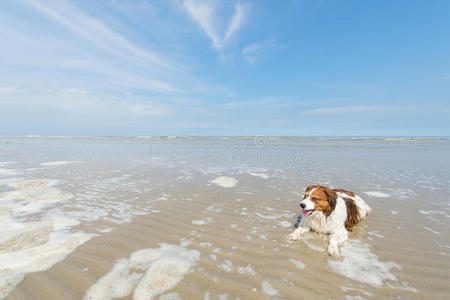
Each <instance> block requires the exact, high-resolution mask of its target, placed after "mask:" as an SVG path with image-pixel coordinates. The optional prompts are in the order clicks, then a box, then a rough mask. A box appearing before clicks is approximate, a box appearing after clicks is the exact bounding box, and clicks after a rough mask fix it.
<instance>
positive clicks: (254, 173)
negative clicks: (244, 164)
mask: <svg viewBox="0 0 450 300" xmlns="http://www.w3.org/2000/svg"><path fill="white" fill-rule="evenodd" d="M247 173H248V174H250V175H252V176H255V177H261V178H263V179H267V178H269V175H267V174H266V173H257V172H247Z"/></svg>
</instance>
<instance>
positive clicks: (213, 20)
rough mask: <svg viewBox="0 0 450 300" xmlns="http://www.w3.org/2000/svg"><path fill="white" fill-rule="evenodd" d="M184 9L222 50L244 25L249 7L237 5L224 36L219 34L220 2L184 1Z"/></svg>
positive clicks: (215, 45)
mask: <svg viewBox="0 0 450 300" xmlns="http://www.w3.org/2000/svg"><path fill="white" fill-rule="evenodd" d="M183 7H184V8H185V9H186V11H187V12H188V13H189V15H190V16H191V18H192V19H193V20H194V21H195V22H197V23H198V24H199V25H200V27H201V28H202V29H203V31H204V32H205V33H206V35H207V36H208V37H209V38H210V39H211V41H212V43H213V46H214V47H215V48H216V49H219V50H220V49H222V48H223V47H225V46H226V44H227V41H228V40H230V39H231V38H232V37H233V36H234V35H235V34H236V32H238V31H239V29H241V27H242V24H243V23H244V20H245V16H246V12H247V5H244V4H239V3H238V4H236V6H235V10H234V14H233V16H232V17H231V20H230V22H229V24H228V26H227V27H226V31H225V33H224V34H220V33H218V31H219V28H218V27H219V24H218V20H220V17H219V16H218V10H219V4H218V1H213V0H184V1H183Z"/></svg>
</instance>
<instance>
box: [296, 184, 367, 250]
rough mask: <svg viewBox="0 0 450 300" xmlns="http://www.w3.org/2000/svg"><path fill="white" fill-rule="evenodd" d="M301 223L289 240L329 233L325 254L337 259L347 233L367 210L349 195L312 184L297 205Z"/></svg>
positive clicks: (347, 192) (343, 191)
mask: <svg viewBox="0 0 450 300" xmlns="http://www.w3.org/2000/svg"><path fill="white" fill-rule="evenodd" d="M300 207H301V208H302V210H303V220H302V221H301V223H300V225H299V226H298V228H297V229H296V230H295V231H294V232H293V233H291V234H289V235H288V239H290V240H298V239H300V236H301V234H303V233H305V232H307V231H310V230H311V231H316V232H318V233H325V234H330V242H329V244H328V254H330V255H331V256H335V257H339V256H340V253H339V247H340V246H341V245H342V244H343V243H344V242H345V241H346V240H347V239H348V231H351V228H352V227H353V226H354V225H355V224H357V223H358V222H359V221H360V220H362V219H364V218H366V217H367V216H368V215H369V213H370V211H371V208H370V207H369V205H367V203H366V202H364V200H363V199H361V198H360V197H359V196H357V195H355V194H354V193H353V192H350V191H346V190H342V189H330V188H327V187H324V186H321V185H312V186H309V187H308V188H307V189H306V192H305V196H304V198H303V200H302V201H301V202H300Z"/></svg>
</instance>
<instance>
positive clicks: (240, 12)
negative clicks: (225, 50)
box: [224, 4, 246, 40]
mask: <svg viewBox="0 0 450 300" xmlns="http://www.w3.org/2000/svg"><path fill="white" fill-rule="evenodd" d="M245 9H246V8H245V6H243V5H241V4H237V5H236V8H235V13H234V15H233V18H232V19H231V22H230V26H228V29H227V33H226V34H225V38H224V39H225V40H228V39H229V38H231V37H232V36H233V34H234V33H235V32H237V31H238V30H239V29H240V28H241V26H242V24H243V22H244V17H245V12H246V11H245Z"/></svg>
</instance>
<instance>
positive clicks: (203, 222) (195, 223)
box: [192, 217, 212, 226]
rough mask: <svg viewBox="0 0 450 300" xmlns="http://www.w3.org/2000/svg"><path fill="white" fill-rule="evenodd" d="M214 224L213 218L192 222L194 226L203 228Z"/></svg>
mask: <svg viewBox="0 0 450 300" xmlns="http://www.w3.org/2000/svg"><path fill="white" fill-rule="evenodd" d="M211 222H212V218H209V217H208V218H206V219H203V220H193V221H192V224H193V225H199V226H201V225H206V224H209V223H211Z"/></svg>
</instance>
